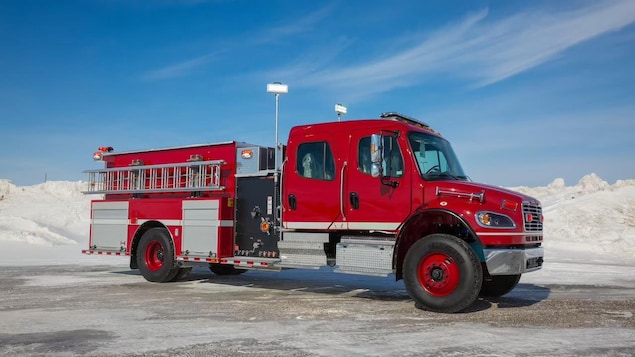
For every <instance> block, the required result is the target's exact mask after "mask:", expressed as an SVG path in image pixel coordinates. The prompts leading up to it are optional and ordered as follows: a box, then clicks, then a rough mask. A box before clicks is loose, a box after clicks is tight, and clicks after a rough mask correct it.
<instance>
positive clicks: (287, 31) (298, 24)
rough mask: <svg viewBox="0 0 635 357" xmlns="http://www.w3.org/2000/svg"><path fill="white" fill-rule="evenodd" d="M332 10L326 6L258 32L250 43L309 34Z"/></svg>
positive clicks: (263, 42) (269, 41) (331, 6)
mask: <svg viewBox="0 0 635 357" xmlns="http://www.w3.org/2000/svg"><path fill="white" fill-rule="evenodd" d="M332 10H333V5H327V6H325V7H323V8H320V9H318V10H316V11H314V12H312V13H309V14H307V15H305V16H302V17H299V18H297V19H295V20H293V21H290V22H289V23H287V24H284V25H277V26H273V27H271V28H265V29H262V30H260V31H259V35H256V36H253V37H252V43H255V44H265V43H271V42H276V41H280V40H282V39H284V38H287V37H289V36H293V35H297V34H301V33H305V32H309V31H311V30H313V29H314V27H315V25H316V24H318V23H319V22H320V21H322V20H324V19H325V18H326V17H327V16H328V15H329V14H330V13H331V11H332Z"/></svg>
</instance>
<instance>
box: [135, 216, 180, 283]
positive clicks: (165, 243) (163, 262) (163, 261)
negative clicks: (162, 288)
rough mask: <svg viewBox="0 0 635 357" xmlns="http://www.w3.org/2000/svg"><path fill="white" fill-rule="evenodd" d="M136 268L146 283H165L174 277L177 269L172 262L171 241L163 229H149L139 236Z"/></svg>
mask: <svg viewBox="0 0 635 357" xmlns="http://www.w3.org/2000/svg"><path fill="white" fill-rule="evenodd" d="M137 266H138V267H139V270H140V271H141V275H143V277H144V278H145V279H146V280H147V281H152V282H155V283H165V282H168V281H171V280H172V279H174V278H175V277H176V275H177V274H178V273H179V267H178V266H177V265H176V262H175V261H174V247H173V245H172V239H171V238H170V235H169V234H168V232H167V231H166V230H165V229H163V228H151V229H149V230H148V231H147V232H145V233H144V234H143V235H142V236H141V240H140V241H139V248H137Z"/></svg>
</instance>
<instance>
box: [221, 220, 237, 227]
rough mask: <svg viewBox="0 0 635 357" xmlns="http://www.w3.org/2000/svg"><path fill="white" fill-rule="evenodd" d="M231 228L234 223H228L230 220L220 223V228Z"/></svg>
mask: <svg viewBox="0 0 635 357" xmlns="http://www.w3.org/2000/svg"><path fill="white" fill-rule="evenodd" d="M233 226H234V221H230V220H224V221H220V227H233Z"/></svg>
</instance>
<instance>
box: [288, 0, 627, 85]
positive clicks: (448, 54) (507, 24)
mask: <svg viewBox="0 0 635 357" xmlns="http://www.w3.org/2000/svg"><path fill="white" fill-rule="evenodd" d="M584 4H591V5H589V6H585V7H582V8H580V9H577V10H575V11H553V10H551V9H546V8H543V9H535V10H530V11H525V12H521V13H518V14H515V15H512V16H510V17H507V18H501V19H490V17H489V16H488V11H481V12H478V13H475V14H472V15H470V16H468V17H466V18H465V19H463V20H462V21H460V22H458V23H454V24H450V25H448V26H446V27H444V28H441V29H439V30H438V31H435V32H433V33H429V34H423V35H421V36H419V40H418V41H413V43H411V45H410V46H409V47H406V48H402V49H401V50H400V51H396V52H395V51H393V52H391V53H390V55H389V56H384V57H383V58H379V59H377V60H373V61H361V62H357V63H354V64H350V65H347V66H341V67H339V68H333V67H332V66H330V67H329V68H325V67H322V68H320V69H318V70H309V71H305V70H306V69H307V68H308V69H310V68H313V67H312V66H309V65H307V66H303V65H295V66H294V67H293V70H294V72H290V71H287V72H286V74H287V75H288V76H290V77H292V79H293V81H294V82H297V84H296V85H300V86H305V87H328V88H329V89H331V90H333V89H338V88H339V89H341V90H342V91H345V92H347V93H355V94H356V95H357V96H361V97H368V96H370V95H373V94H377V93H382V92H386V91H390V90H392V89H395V88H398V87H405V86H410V85H413V84H417V83H420V82H422V81H423V80H424V78H425V76H426V75H431V74H436V73H447V74H450V75H455V76H459V77H462V78H466V79H468V80H470V81H471V85H472V86H477V87H478V86H486V85H490V84H492V83H496V82H499V81H502V80H504V79H506V78H509V77H512V76H515V75H518V74H519V73H522V72H524V71H527V70H529V69H531V68H534V67H536V66H539V65H541V64H543V63H545V62H547V61H549V60H552V59H554V58H556V57H557V56H558V55H561V54H562V53H563V52H564V51H566V50H567V49H569V48H571V47H573V46H575V45H578V44H580V43H582V42H585V41H588V40H591V39H593V38H596V37H598V36H601V35H603V34H606V33H609V32H612V31H617V30H620V29H622V28H624V27H626V26H628V25H631V24H633V22H635V2H633V1H631V0H622V1H602V2H596V3H584ZM359 57H360V58H377V56H359ZM290 80H291V79H289V81H290Z"/></svg>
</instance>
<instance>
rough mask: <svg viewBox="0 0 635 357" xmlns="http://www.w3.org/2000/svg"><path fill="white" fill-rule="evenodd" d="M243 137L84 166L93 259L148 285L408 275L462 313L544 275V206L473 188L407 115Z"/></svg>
mask: <svg viewBox="0 0 635 357" xmlns="http://www.w3.org/2000/svg"><path fill="white" fill-rule="evenodd" d="M276 155H277V150H276V148H271V147H260V146H257V145H250V144H245V143H239V142H226V143H219V144H204V145H193V146H187V147H178V148H169V149H154V150H143V151H134V152H122V153H116V152H114V151H112V148H102V149H101V150H100V151H98V152H97V153H95V158H96V159H99V160H103V161H104V162H105V163H106V165H105V166H106V167H105V168H104V169H98V170H88V171H87V173H88V175H89V187H88V190H87V192H86V193H92V194H100V195H103V196H102V197H101V198H100V199H96V200H93V201H92V208H91V236H90V243H89V244H90V247H89V249H87V250H85V251H84V253H85V254H110V255H127V256H130V266H131V268H134V269H136V268H138V269H139V270H140V271H141V274H142V275H143V276H144V278H145V279H147V280H149V281H153V282H168V281H175V280H178V279H180V278H182V277H183V276H185V275H186V274H187V273H188V272H189V270H191V268H192V267H193V266H195V265H200V264H205V265H209V266H210V269H211V270H212V271H213V272H214V273H216V274H225V275H227V274H239V273H242V272H244V271H245V270H247V269H273V270H280V269H282V268H319V267H323V266H331V267H333V268H334V271H336V272H341V273H350V274H365V275H377V276H388V275H393V274H394V275H395V277H396V278H397V279H403V280H404V283H405V287H406V289H407V291H408V293H409V294H410V295H411V297H412V298H413V300H414V301H415V303H416V306H417V307H420V308H423V309H427V310H431V311H438V312H456V311H460V310H463V309H465V308H466V307H468V306H469V305H471V304H472V303H473V302H474V300H475V299H476V298H477V297H478V296H479V294H480V295H482V296H500V295H503V294H506V293H507V292H509V291H511V290H512V289H513V288H514V287H515V286H516V284H517V283H518V281H519V279H520V276H521V274H523V273H527V272H531V271H535V270H538V269H540V268H541V266H542V262H543V248H542V247H541V244H542V239H543V234H542V208H541V204H540V202H539V201H537V200H536V199H534V198H531V197H528V196H525V195H522V194H520V193H517V192H513V191H510V190H506V189H503V188H500V187H494V186H488V185H483V184H478V183H474V182H471V181H470V180H469V178H468V177H467V176H466V175H465V173H464V172H463V169H462V168H461V165H460V163H459V160H458V159H457V157H456V155H455V154H454V151H453V150H452V147H451V145H450V143H449V142H448V141H447V140H445V139H444V138H443V137H441V135H439V134H438V133H436V132H435V131H434V130H432V129H431V128H430V126H428V125H427V124H425V123H422V122H420V121H417V120H415V119H413V118H410V117H407V116H404V115H401V114H398V113H385V114H382V115H381V116H380V118H378V119H369V120H354V121H341V122H332V123H319V124H312V125H302V126H297V127H294V128H292V129H291V131H290V133H289V139H288V143H287V145H286V146H284V147H283V148H282V157H283V160H282V164H281V165H280V167H275V166H276V165H275V162H276V160H275V156H276Z"/></svg>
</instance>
